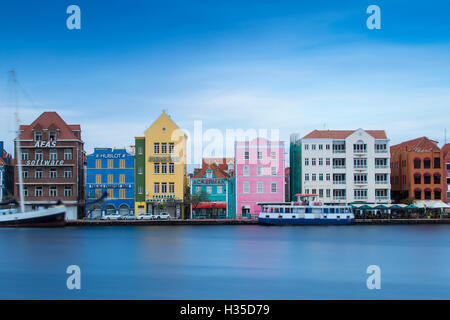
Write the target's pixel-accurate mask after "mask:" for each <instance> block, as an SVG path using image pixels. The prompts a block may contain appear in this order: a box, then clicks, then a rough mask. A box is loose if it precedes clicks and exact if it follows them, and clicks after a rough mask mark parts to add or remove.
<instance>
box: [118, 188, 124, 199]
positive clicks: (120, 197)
mask: <svg viewBox="0 0 450 320" xmlns="http://www.w3.org/2000/svg"><path fill="white" fill-rule="evenodd" d="M119 199H125V189H119Z"/></svg>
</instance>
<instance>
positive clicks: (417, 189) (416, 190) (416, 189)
mask: <svg viewBox="0 0 450 320" xmlns="http://www.w3.org/2000/svg"><path fill="white" fill-rule="evenodd" d="M414 192H422V190H421V189H420V188H415V189H414Z"/></svg>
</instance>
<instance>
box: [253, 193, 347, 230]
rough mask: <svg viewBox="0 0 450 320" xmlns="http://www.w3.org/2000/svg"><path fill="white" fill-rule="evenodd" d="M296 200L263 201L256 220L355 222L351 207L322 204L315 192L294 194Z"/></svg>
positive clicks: (294, 223) (314, 223) (262, 221)
mask: <svg viewBox="0 0 450 320" xmlns="http://www.w3.org/2000/svg"><path fill="white" fill-rule="evenodd" d="M295 196H296V197H297V202H263V203H258V205H260V206H261V213H260V214H259V216H258V221H259V223H261V224H270V225H347V224H353V223H354V222H355V216H354V214H353V210H352V207H350V206H347V205H337V206H331V205H323V204H322V203H321V202H319V201H318V200H317V198H318V195H317V194H296V195H295Z"/></svg>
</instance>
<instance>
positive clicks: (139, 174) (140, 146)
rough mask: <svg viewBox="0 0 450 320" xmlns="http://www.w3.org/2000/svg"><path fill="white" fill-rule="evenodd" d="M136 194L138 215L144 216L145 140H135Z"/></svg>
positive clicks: (137, 138) (140, 138)
mask: <svg viewBox="0 0 450 320" xmlns="http://www.w3.org/2000/svg"><path fill="white" fill-rule="evenodd" d="M135 153H136V156H135V164H134V166H135V170H134V175H135V176H134V184H135V185H134V193H135V206H136V207H135V211H134V212H136V214H137V215H138V214H144V213H145V206H144V205H142V203H145V138H144V137H136V138H135Z"/></svg>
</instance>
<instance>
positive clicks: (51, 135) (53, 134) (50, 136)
mask: <svg viewBox="0 0 450 320" xmlns="http://www.w3.org/2000/svg"><path fill="white" fill-rule="evenodd" d="M48 139H49V140H50V141H56V132H55V131H50V132H49V134H48Z"/></svg>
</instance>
